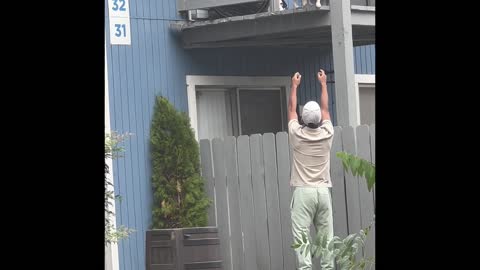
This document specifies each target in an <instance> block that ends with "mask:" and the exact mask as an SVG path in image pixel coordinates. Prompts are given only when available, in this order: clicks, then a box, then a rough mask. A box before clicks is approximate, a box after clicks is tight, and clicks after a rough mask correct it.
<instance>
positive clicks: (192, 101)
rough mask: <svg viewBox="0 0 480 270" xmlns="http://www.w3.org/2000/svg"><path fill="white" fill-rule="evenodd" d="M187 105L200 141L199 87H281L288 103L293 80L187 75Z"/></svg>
mask: <svg viewBox="0 0 480 270" xmlns="http://www.w3.org/2000/svg"><path fill="white" fill-rule="evenodd" d="M186 80H187V99H188V100H187V103H188V116H189V117H190V123H191V126H192V128H193V130H194V131H195V138H196V139H197V141H198V130H197V95H196V89H197V86H221V87H235V88H249V87H266V86H267V87H280V88H284V89H285V94H286V99H285V100H286V103H287V104H288V97H289V96H290V85H291V79H290V77H289V76H270V77H250V76H199V75H187V78H186Z"/></svg>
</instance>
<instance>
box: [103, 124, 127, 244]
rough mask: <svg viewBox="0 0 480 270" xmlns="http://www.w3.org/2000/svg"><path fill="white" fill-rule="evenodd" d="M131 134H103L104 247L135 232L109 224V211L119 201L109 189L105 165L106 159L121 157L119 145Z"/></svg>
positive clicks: (110, 214) (106, 166)
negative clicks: (115, 201)
mask: <svg viewBox="0 0 480 270" xmlns="http://www.w3.org/2000/svg"><path fill="white" fill-rule="evenodd" d="M130 135H131V134H128V133H127V134H121V135H120V134H117V133H115V132H112V133H111V134H105V175H104V177H105V245H109V244H112V243H116V242H118V241H119V240H121V239H124V238H126V237H128V236H129V235H130V234H131V233H132V232H134V231H135V230H133V229H129V228H126V227H125V226H120V227H118V228H115V227H114V226H113V224H112V222H111V220H112V218H114V216H115V214H114V213H113V211H111V210H110V209H111V208H112V207H113V201H114V200H120V199H121V197H120V196H119V195H115V194H114V193H113V190H110V189H109V186H112V187H113V183H112V182H110V180H109V179H108V174H109V172H110V168H109V166H108V164H107V159H109V158H112V159H113V158H118V157H121V153H122V152H123V151H124V149H123V147H121V146H120V145H119V143H120V142H122V141H123V140H124V139H125V138H126V137H128V136H130Z"/></svg>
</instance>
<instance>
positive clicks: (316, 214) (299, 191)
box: [290, 187, 334, 270]
mask: <svg viewBox="0 0 480 270" xmlns="http://www.w3.org/2000/svg"><path fill="white" fill-rule="evenodd" d="M290 208H291V217H292V233H293V239H294V243H296V242H298V240H297V239H301V237H302V231H305V232H306V233H307V236H309V237H310V224H311V223H312V221H313V225H314V226H315V230H316V233H318V232H321V233H322V234H327V236H328V241H330V239H332V238H333V215H332V200H331V196H330V190H329V188H327V187H321V188H315V187H295V190H294V191H293V195H292V201H291V205H290ZM310 242H311V240H310ZM295 253H296V255H297V262H298V270H311V269H312V258H311V257H310V256H309V257H307V256H305V254H304V255H302V254H300V251H299V250H298V249H296V250H295ZM333 265H334V261H333V258H322V259H321V267H322V268H321V269H322V270H325V269H333Z"/></svg>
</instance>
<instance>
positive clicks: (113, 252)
mask: <svg viewBox="0 0 480 270" xmlns="http://www.w3.org/2000/svg"><path fill="white" fill-rule="evenodd" d="M107 133H111V130H110V100H109V92H108V70H107V43H106V41H105V134H107ZM105 162H106V163H107V165H108V167H109V168H110V170H109V173H108V174H107V178H108V180H109V181H110V182H112V183H113V182H114V181H113V161H112V159H111V158H108V159H106V161H105ZM108 188H109V190H111V191H114V192H115V188H114V187H113V186H108ZM111 202H112V205H110V208H109V209H110V211H112V212H113V216H112V217H111V219H110V222H111V223H112V225H113V228H114V229H116V228H117V224H116V218H115V216H114V215H115V200H111ZM119 269H120V267H119V259H118V244H117V243H112V244H111V245H109V246H106V247H105V270H119Z"/></svg>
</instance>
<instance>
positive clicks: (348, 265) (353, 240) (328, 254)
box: [292, 224, 375, 270]
mask: <svg viewBox="0 0 480 270" xmlns="http://www.w3.org/2000/svg"><path fill="white" fill-rule="evenodd" d="M371 227H372V224H370V226H368V227H367V228H365V229H363V230H360V232H358V233H354V234H350V235H348V236H347V237H345V238H344V239H341V238H340V237H338V236H334V237H333V238H332V239H331V240H330V241H328V239H327V237H326V235H322V234H317V236H316V237H315V239H314V241H313V243H310V241H309V239H308V237H307V234H306V232H302V239H297V242H296V243H295V244H293V245H292V248H294V249H299V250H300V254H302V255H303V256H310V257H315V258H318V257H320V258H322V259H324V260H331V259H332V258H333V259H335V260H336V262H337V266H338V268H340V269H341V270H355V269H366V267H367V266H370V268H371V267H372V266H373V264H374V263H375V261H374V259H373V258H363V257H362V258H360V259H359V260H357V257H356V255H357V253H358V252H359V250H360V248H361V247H362V246H364V245H365V239H366V238H367V235H368V233H369V231H370V229H371Z"/></svg>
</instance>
